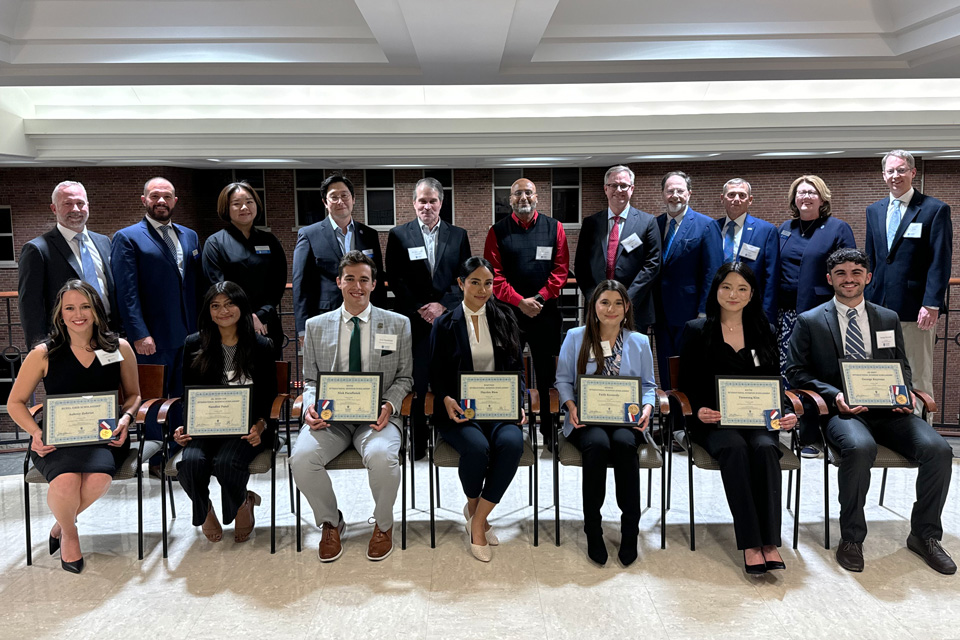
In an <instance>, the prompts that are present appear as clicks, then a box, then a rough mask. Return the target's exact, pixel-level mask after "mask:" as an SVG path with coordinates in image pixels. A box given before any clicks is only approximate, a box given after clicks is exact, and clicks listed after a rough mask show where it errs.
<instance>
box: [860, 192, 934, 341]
mask: <svg viewBox="0 0 960 640" xmlns="http://www.w3.org/2000/svg"><path fill="white" fill-rule="evenodd" d="M889 206H890V198H889V197H887V198H884V199H883V200H878V201H877V202H874V203H873V204H872V205H870V206H869V207H867V240H866V247H865V249H866V253H867V257H868V258H870V266H871V268H872V269H873V280H872V281H871V282H870V284H868V285H867V290H866V291H865V292H864V295H865V296H866V298H867V300H869V301H870V302H873V303H874V304H878V305H882V306H884V307H886V308H888V309H892V310H893V311H896V312H897V315H899V316H900V319H901V320H902V321H904V322H916V320H917V315H918V314H919V313H920V307H921V306H924V307H935V308H937V309H939V310H940V312H941V313H943V312H944V311H946V307H945V303H944V297H945V295H946V291H947V284H948V282H949V280H950V268H951V261H952V260H953V225H952V223H951V221H950V206H949V205H948V204H946V203H944V202H941V201H940V200H937V199H936V198H931V197H930V196H925V195H923V194H922V193H920V192H919V191H914V193H913V198H911V200H910V204H909V205H907V210H906V212H905V213H904V214H903V218H901V220H900V227H899V228H898V229H897V235H896V237H894V239H893V245H892V246H891V247H890V251H889V252H888V251H887V207H889ZM913 223H916V224H919V225H921V233H920V237H919V238H906V237H904V234H905V233H906V232H907V229H908V228H909V227H910V225H911V224H913Z"/></svg>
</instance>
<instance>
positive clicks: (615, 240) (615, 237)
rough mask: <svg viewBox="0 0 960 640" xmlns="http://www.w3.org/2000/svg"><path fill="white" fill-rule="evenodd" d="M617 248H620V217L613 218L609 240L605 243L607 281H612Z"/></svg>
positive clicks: (615, 266)
mask: <svg viewBox="0 0 960 640" xmlns="http://www.w3.org/2000/svg"><path fill="white" fill-rule="evenodd" d="M618 246H620V216H614V217H613V228H612V229H610V239H609V240H608V241H607V280H612V279H613V275H614V273H616V270H617V247H618Z"/></svg>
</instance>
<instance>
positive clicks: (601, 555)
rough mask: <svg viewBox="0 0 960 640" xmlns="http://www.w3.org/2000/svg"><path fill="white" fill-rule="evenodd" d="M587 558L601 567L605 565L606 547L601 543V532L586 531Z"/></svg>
mask: <svg viewBox="0 0 960 640" xmlns="http://www.w3.org/2000/svg"><path fill="white" fill-rule="evenodd" d="M585 533H586V534H587V556H588V557H589V558H590V559H591V560H593V561H594V562H596V563H597V564H598V565H600V566H601V567H602V566H603V565H605V564H607V545H606V544H605V543H604V542H603V530H602V529H595V530H593V531H586V532H585Z"/></svg>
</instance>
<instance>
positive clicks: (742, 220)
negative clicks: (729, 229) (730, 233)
mask: <svg viewBox="0 0 960 640" xmlns="http://www.w3.org/2000/svg"><path fill="white" fill-rule="evenodd" d="M747 213H748V212H746V211H745V212H743V213H741V214H740V217H739V218H737V219H736V220H733V223H734V224H735V225H737V227H743V225H744V223H745V222H746V221H747ZM724 217H725V218H726V219H727V222H724V223H723V226H724V228H726V226H727V224H728V223H729V222H730V216H724Z"/></svg>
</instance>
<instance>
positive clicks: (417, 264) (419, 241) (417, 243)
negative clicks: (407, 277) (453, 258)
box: [403, 220, 440, 282]
mask: <svg viewBox="0 0 960 640" xmlns="http://www.w3.org/2000/svg"><path fill="white" fill-rule="evenodd" d="M403 231H404V233H406V235H407V238H406V239H407V242H406V247H407V262H409V263H410V268H411V269H420V270H422V272H423V276H422V277H423V282H430V262H429V261H428V260H427V259H426V258H424V259H423V260H410V253H409V249H414V248H416V247H423V250H424V251H426V250H427V245H426V243H425V242H424V241H423V232H422V231H421V230H420V221H419V220H414V221H413V224H412V225H410V226H409V227H407V228H406V229H404V230H403ZM439 257H440V250H439V248H437V254H436V259H439Z"/></svg>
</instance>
